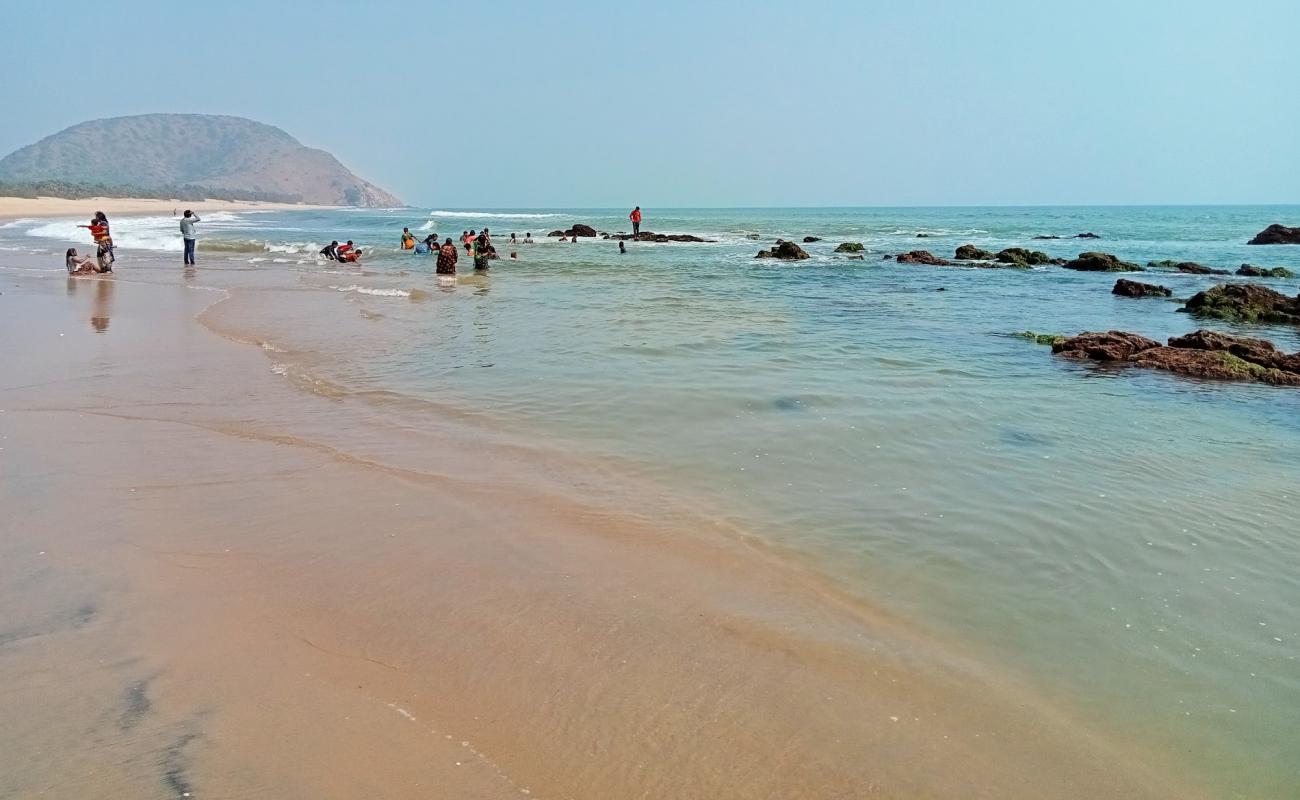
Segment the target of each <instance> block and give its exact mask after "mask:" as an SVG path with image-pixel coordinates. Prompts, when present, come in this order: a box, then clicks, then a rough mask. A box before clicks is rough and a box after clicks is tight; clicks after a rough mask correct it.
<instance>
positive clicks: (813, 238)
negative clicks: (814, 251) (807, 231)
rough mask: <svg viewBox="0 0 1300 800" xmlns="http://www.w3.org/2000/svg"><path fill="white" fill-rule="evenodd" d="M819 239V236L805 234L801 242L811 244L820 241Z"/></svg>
mask: <svg viewBox="0 0 1300 800" xmlns="http://www.w3.org/2000/svg"><path fill="white" fill-rule="evenodd" d="M820 241H821V237H820V236H805V237H803V243H804V244H812V243H813V242H820Z"/></svg>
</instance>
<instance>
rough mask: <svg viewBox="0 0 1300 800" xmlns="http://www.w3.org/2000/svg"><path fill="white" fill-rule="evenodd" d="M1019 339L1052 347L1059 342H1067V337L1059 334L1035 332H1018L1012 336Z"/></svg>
mask: <svg viewBox="0 0 1300 800" xmlns="http://www.w3.org/2000/svg"><path fill="white" fill-rule="evenodd" d="M1011 335H1012V336H1015V337H1017V338H1019V339H1028V340H1029V341H1031V342H1033V343H1034V344H1044V345H1051V344H1056V343H1057V342H1063V341H1065V337H1064V336H1062V335H1061V334H1059V333H1035V332H1034V331H1016V332H1015V333H1013V334H1011Z"/></svg>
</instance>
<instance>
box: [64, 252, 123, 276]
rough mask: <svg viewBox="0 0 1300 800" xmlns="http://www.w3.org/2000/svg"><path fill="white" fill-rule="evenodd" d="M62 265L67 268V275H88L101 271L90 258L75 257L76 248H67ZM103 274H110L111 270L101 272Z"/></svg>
mask: <svg viewBox="0 0 1300 800" xmlns="http://www.w3.org/2000/svg"><path fill="white" fill-rule="evenodd" d="M63 264H64V266H66V267H67V268H68V274H69V275H90V274H91V273H94V272H100V271H101V270H99V269H97V268H96V267H95V260H94V259H93V258H91V257H90V256H79V255H77V248H75V247H69V248H68V252H67V254H66V255H65V257H64V259H63ZM102 271H103V272H112V270H102Z"/></svg>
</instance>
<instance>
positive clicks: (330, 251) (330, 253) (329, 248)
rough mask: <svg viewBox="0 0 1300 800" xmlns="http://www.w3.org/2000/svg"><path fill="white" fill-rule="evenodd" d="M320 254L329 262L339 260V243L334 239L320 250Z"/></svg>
mask: <svg viewBox="0 0 1300 800" xmlns="http://www.w3.org/2000/svg"><path fill="white" fill-rule="evenodd" d="M320 254H321V255H323V256H325V258H327V259H328V260H330V261H338V260H339V241H338V239H335V240H334V241H332V242H330V243H329V244H327V245H325V246H324V247H322V248H321V249H320Z"/></svg>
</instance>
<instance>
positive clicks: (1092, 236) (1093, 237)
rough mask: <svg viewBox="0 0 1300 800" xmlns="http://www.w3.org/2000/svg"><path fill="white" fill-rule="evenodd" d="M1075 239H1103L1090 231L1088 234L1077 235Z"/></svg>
mask: <svg viewBox="0 0 1300 800" xmlns="http://www.w3.org/2000/svg"><path fill="white" fill-rule="evenodd" d="M1074 238H1076V239H1100V238H1101V237H1100V236H1098V235H1097V234H1095V233H1093V232H1092V231H1088V232H1087V233H1076V234H1075V235H1074Z"/></svg>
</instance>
